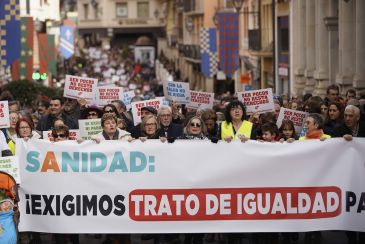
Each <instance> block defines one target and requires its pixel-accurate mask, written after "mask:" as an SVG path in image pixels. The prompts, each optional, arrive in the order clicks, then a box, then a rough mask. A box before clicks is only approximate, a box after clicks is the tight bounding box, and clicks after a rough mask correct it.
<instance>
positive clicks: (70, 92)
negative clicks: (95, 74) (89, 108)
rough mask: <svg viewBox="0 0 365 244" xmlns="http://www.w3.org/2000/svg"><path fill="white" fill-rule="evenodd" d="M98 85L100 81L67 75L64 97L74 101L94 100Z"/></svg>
mask: <svg viewBox="0 0 365 244" xmlns="http://www.w3.org/2000/svg"><path fill="white" fill-rule="evenodd" d="M97 85H98V80H97V79H94V78H84V77H79V76H73V75H66V79H65V89H64V92H63V96H64V97H68V98H73V99H79V98H84V99H86V100H93V99H94V98H95V91H96V87H97Z"/></svg>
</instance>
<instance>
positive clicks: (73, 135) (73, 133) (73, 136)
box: [43, 130, 81, 141]
mask: <svg viewBox="0 0 365 244" xmlns="http://www.w3.org/2000/svg"><path fill="white" fill-rule="evenodd" d="M80 138H81V137H80V131H79V130H69V133H68V139H69V140H73V141H77V139H80ZM43 140H48V141H54V138H53V136H52V131H51V130H48V131H43Z"/></svg>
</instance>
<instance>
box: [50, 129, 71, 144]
mask: <svg viewBox="0 0 365 244" xmlns="http://www.w3.org/2000/svg"><path fill="white" fill-rule="evenodd" d="M69 134H70V130H69V128H68V126H67V125H59V126H56V127H54V128H53V129H52V137H53V139H54V142H58V141H67V140H68V139H69Z"/></svg>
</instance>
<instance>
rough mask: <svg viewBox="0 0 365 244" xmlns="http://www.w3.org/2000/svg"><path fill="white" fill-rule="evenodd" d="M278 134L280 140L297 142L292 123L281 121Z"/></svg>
mask: <svg viewBox="0 0 365 244" xmlns="http://www.w3.org/2000/svg"><path fill="white" fill-rule="evenodd" d="M279 132H280V136H281V139H283V140H285V141H288V142H290V141H293V140H298V139H299V137H298V136H297V134H296V132H295V127H294V123H293V121H291V120H287V119H286V120H283V122H282V123H281V126H280V128H279Z"/></svg>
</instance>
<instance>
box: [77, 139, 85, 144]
mask: <svg viewBox="0 0 365 244" xmlns="http://www.w3.org/2000/svg"><path fill="white" fill-rule="evenodd" d="M76 142H77V143H78V144H81V143H83V142H84V140H83V139H82V138H77V140H76Z"/></svg>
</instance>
